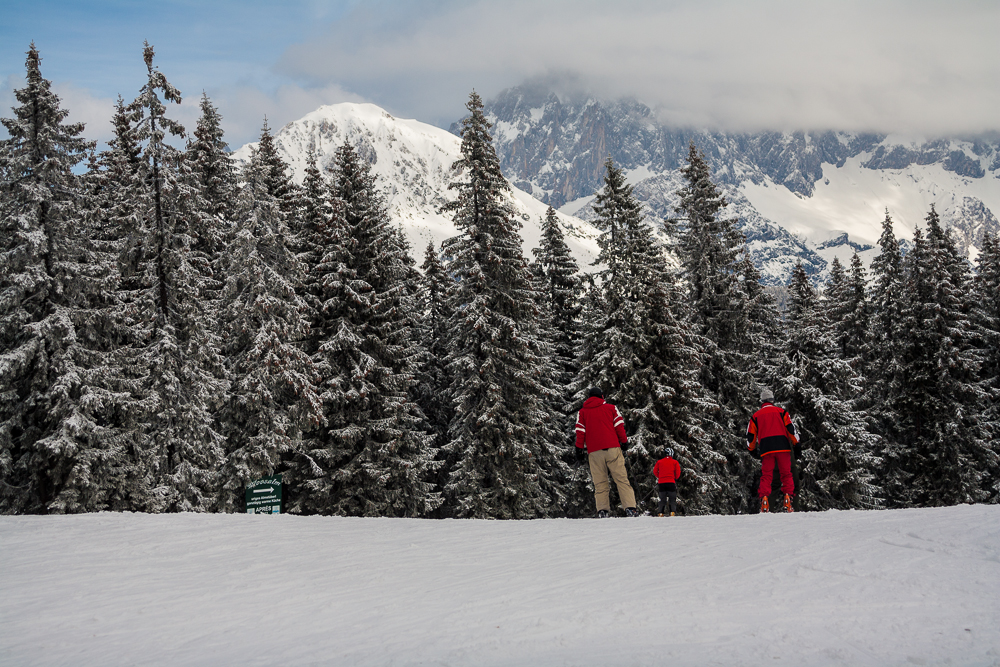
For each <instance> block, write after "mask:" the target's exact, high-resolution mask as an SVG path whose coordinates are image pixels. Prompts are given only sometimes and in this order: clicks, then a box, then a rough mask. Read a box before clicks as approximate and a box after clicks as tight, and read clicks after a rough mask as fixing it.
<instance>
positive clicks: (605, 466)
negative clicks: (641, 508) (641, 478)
mask: <svg viewBox="0 0 1000 667" xmlns="http://www.w3.org/2000/svg"><path fill="white" fill-rule="evenodd" d="M609 474H610V476H611V478H612V479H614V480H615V485H616V486H617V487H618V496H619V497H620V498H621V501H622V507H625V508H628V507H635V492H633V491H632V485H631V484H629V483H628V475H627V474H626V473H625V456H624V455H623V454H622V449H621V447H612V448H611V449H599V450H597V451H596V452H592V453H591V454H590V477H591V479H593V480H594V502H595V503H596V504H597V511H598V512H600V511H601V510H608V511H609V512H610V511H611V501H610V500H609V498H608V494H609V492H610V491H611V483H610V482H609V481H608V475H609Z"/></svg>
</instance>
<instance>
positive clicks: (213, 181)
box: [186, 93, 237, 244]
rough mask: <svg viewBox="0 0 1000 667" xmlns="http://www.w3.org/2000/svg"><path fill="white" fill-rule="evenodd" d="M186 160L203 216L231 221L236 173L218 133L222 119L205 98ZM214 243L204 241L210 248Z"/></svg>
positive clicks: (226, 148) (221, 136) (225, 144)
mask: <svg viewBox="0 0 1000 667" xmlns="http://www.w3.org/2000/svg"><path fill="white" fill-rule="evenodd" d="M186 157H187V160H188V161H189V162H190V163H191V171H192V174H193V175H194V178H195V182H196V183H197V185H198V188H199V190H200V191H201V196H202V199H203V200H204V202H205V203H206V204H207V211H206V212H207V213H209V214H210V215H212V216H216V217H217V218H219V219H222V220H227V219H231V218H232V215H231V210H232V206H233V204H234V203H235V198H236V192H237V184H236V170H235V169H234V167H233V163H232V160H231V159H230V157H229V145H228V144H227V143H226V141H225V138H224V133H223V130H222V116H221V114H219V110H218V109H217V108H216V107H215V105H214V104H212V101H211V100H210V99H209V98H208V95H206V94H204V93H202V96H201V117H200V118H199V119H198V125H197V127H195V130H194V139H193V140H192V141H190V142H189V143H188V147H187V156H186ZM212 240H214V239H206V240H205V241H203V243H206V244H210V243H211V241H212Z"/></svg>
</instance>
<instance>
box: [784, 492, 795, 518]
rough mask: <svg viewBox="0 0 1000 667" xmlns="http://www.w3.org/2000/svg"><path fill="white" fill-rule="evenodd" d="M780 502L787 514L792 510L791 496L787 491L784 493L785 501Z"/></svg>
mask: <svg viewBox="0 0 1000 667" xmlns="http://www.w3.org/2000/svg"><path fill="white" fill-rule="evenodd" d="M782 504H783V506H784V508H785V511H786V512H788V513H789V514H790V513H791V512H793V511H794V510H792V497H791V496H790V495H788V494H787V493H786V494H785V502H784V503H782Z"/></svg>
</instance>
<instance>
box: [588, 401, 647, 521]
mask: <svg viewBox="0 0 1000 667" xmlns="http://www.w3.org/2000/svg"><path fill="white" fill-rule="evenodd" d="M625 444H628V437H627V436H626V435H625V420H624V419H622V416H621V415H620V414H619V413H618V408H616V407H615V406H613V405H612V404H611V403H605V402H604V392H602V391H601V389H600V387H594V388H593V389H591V390H590V392H589V393H588V395H587V400H586V401H584V402H583V407H582V408H581V409H580V413H579V415H578V416H577V418H576V447H577V451H578V453H579V454H580V455H582V454H583V452H584V451H586V452H587V455H588V456H587V458H588V459H589V462H590V477H591V479H593V480H594V502H595V503H596V504H597V516H598V517H600V518H604V517H608V516H611V501H610V499H609V494H610V491H611V483H610V482H609V481H608V476H609V475H610V476H611V478H612V479H614V480H615V485H616V486H617V487H618V495H619V497H620V498H621V501H622V507H624V508H625V514H627V515H628V516H639V511H638V510H637V509H636V506H635V492H634V491H632V485H631V484H629V482H628V474H627V473H626V472H625V457H624V456H623V455H622V449H621V445H625Z"/></svg>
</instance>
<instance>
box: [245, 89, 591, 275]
mask: <svg viewBox="0 0 1000 667" xmlns="http://www.w3.org/2000/svg"><path fill="white" fill-rule="evenodd" d="M274 140H275V145H276V146H277V148H278V151H279V153H280V154H281V156H282V158H283V159H284V160H285V162H287V163H288V164H289V165H290V167H291V172H292V177H293V178H294V180H295V181H296V182H298V183H301V182H302V180H303V179H304V177H305V168H306V160H307V156H308V153H309V151H310V150H312V151H315V153H316V156H317V161H318V163H319V166H320V168H321V169H323V168H325V167H328V166H330V165H331V164H332V162H333V156H334V152H335V151H336V150H337V148H338V147H340V146H341V145H343V144H344V143H345V142H350V143H351V144H352V145H353V146H354V148H355V149H356V150H357V151H358V153H359V154H360V155H362V156H364V157H365V158H366V159H368V160H369V161H370V162H371V163H372V170H373V171H374V173H375V174H376V175H377V176H378V177H379V184H380V186H381V187H382V188H383V189H384V192H385V194H386V197H387V200H388V203H389V209H390V212H391V214H392V216H393V219H394V220H395V221H396V222H397V223H398V224H400V225H401V226H402V228H403V230H404V231H405V233H406V235H407V238H408V239H409V242H410V245H411V251H412V253H413V255H414V256H415V258H416V259H417V260H418V262H419V261H421V259H422V258H423V253H424V249H425V248H426V246H427V243H428V242H429V241H433V242H434V243H435V245H440V243H441V241H443V240H444V239H446V238H449V237H451V236H455V235H456V234H457V233H458V230H457V229H456V228H455V225H454V224H453V223H452V220H451V217H450V216H448V215H443V214H441V213H439V212H438V211H439V210H440V208H441V205H442V204H444V203H445V202H447V201H449V200H451V199H454V198H455V196H456V195H455V194H454V191H453V190H449V189H448V184H449V183H451V182H453V181H454V180H455V179H456V178H457V177H458V175H457V174H456V173H455V172H454V171H453V170H452V164H453V163H454V162H455V161H456V160H458V159H459V158H460V157H461V153H460V150H459V148H460V143H461V142H460V140H459V138H458V137H457V136H456V135H454V134H452V133H450V132H448V131H446V130H442V129H440V128H437V127H434V126H433V125H427V124H425V123H421V122H418V121H416V120H403V119H399V118H394V117H393V116H391V115H389V114H388V113H387V112H386V111H385V110H383V109H381V108H380V107H377V106H375V105H373V104H335V105H330V106H323V107H320V108H319V109H317V110H316V111H313V112H312V113H310V114H308V115H306V116H305V117H303V118H301V119H300V120H297V121H294V122H292V123H289V124H288V125H285V126H284V127H283V128H281V130H280V131H278V132H277V134H275V135H274ZM256 146H257V144H256V143H253V144H247V145H246V146H243V147H242V148H240V149H239V150H237V151H235V152H234V153H233V158H234V159H235V160H237V161H238V162H243V161H246V160H248V159H249V157H250V151H251V149H254V148H256ZM511 203H512V205H513V206H514V208H515V210H516V211H517V213H518V215H519V216H520V218H521V222H522V225H523V228H522V230H521V235H522V237H523V238H524V252H525V256H526V257H529V258H531V257H532V255H531V249H532V248H536V247H538V246H539V244H540V243H539V239H540V238H541V229H540V223H541V220H542V218H543V217H544V216H545V211H546V209H547V208H548V206H547V205H546V204H544V203H543V202H541V201H539V200H538V199H536V198H534V197H532V196H531V195H529V194H527V193H525V192H523V191H521V190H519V189H517V188H514V189H513V191H512V197H511ZM559 217H560V220H561V222H562V224H563V229H564V231H565V233H566V242H567V244H568V245H569V247H570V249H571V251H572V252H573V254H574V256H575V257H576V259H577V261H578V262H579V264H580V268H581V269H584V270H589V269H591V264H592V263H593V261H594V259H595V258H596V257H597V253H598V248H597V242H596V238H597V235H598V233H599V232H598V231H597V230H596V229H595V228H594V227H593V226H592V225H591V224H589V223H587V222H584V221H583V220H580V219H578V218H575V217H573V216H571V215H567V214H565V213H560V214H559Z"/></svg>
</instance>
